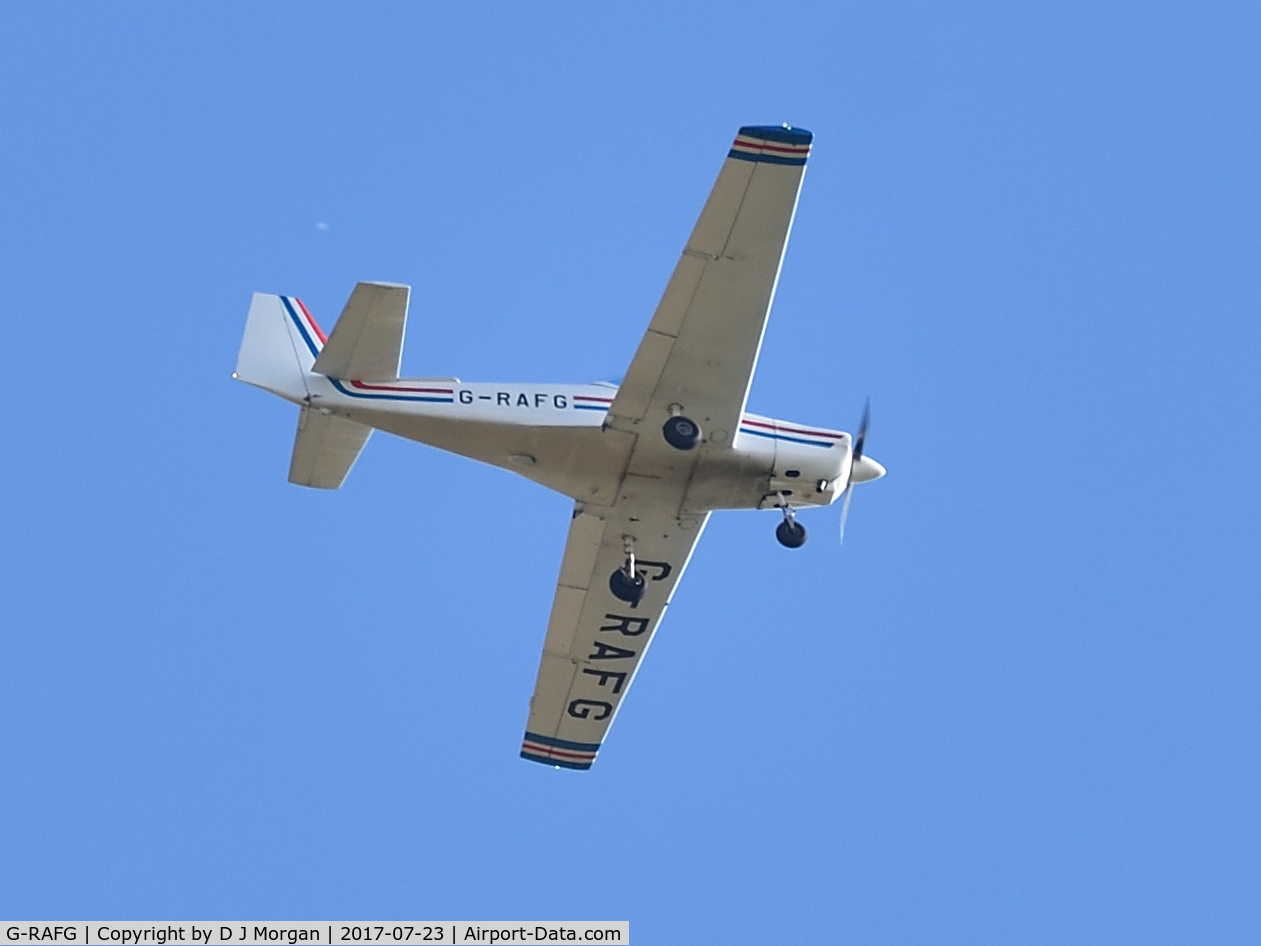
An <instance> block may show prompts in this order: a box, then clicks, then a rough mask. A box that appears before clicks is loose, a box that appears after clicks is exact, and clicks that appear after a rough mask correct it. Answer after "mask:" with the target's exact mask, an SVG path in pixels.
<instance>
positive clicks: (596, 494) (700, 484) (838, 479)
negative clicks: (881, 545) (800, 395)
mask: <svg viewBox="0 0 1261 946" xmlns="http://www.w3.org/2000/svg"><path fill="white" fill-rule="evenodd" d="M304 381H305V386H306V392H305V394H306V396H305V397H302V398H299V397H295V396H294V395H296V394H297V392H296V391H291V392H281V391H277V392H276V393H279V394H282V396H285V397H287V398H288V399H289V400H293V401H295V402H296V403H303V404H308V405H309V406H311V407H312V408H314V409H316V410H319V411H321V412H322V413H326V414H334V415H336V416H340V417H344V418H346V419H348V420H353V421H356V422H358V423H361V424H365V425H367V426H370V427H374V428H376V429H378V430H384V431H388V432H390V433H393V434H397V435H398V436H401V437H406V438H408V439H409V440H416V441H419V442H420V443H425V444H429V445H431V446H434V447H438V448H440V449H443V450H448V451H450V452H452V453H456V454H459V455H461V456H466V457H470V458H472V459H475V460H481V461H482V462H484V463H490V464H492V465H494V466H498V467H502V468H504V469H506V470H511V471H513V472H514V473H519V474H521V475H522V476H525V477H527V478H529V479H531V480H534V481H535V482H538V483H541V484H542V485H544V486H547V487H549V488H551V489H554V490H556V491H558V492H560V493H563V494H565V495H566V496H570V497H572V498H573V499H575V500H578V501H580V502H593V503H596V504H608V503H610V502H612V499H613V497H615V496H616V495H617V491H618V488H619V484H620V483H621V481H622V479H623V478H624V477H625V476H626V474H627V470H626V469H625V462H626V461H625V459H624V454H623V453H622V452H621V451H619V450H617V449H615V448H614V445H613V443H611V442H610V439H609V437H608V436H606V432H605V430H604V420H605V416H606V414H607V412H608V409H609V405H610V404H611V403H612V402H613V398H614V396H615V395H616V394H617V387H616V386H615V385H612V384H607V383H597V384H581V385H575V384H523V383H494V382H461V381H458V380H455V379H451V378H447V379H423V378H422V379H400V380H397V381H380V382H368V381H345V380H334V379H330V378H325V377H323V376H321V375H317V374H312V373H308V374H306V376H305V379H304ZM609 433H610V434H611V433H612V432H609ZM710 433H712V434H713V437H712V438H711V437H708V436H707V438H706V441H705V442H704V443H702V444H701V446H700V447H699V448H697V450H696V451H695V454H696V462H695V465H694V466H693V467H692V468H691V471H690V479H689V483H688V488H687V494H686V499H685V500H684V502H683V504H682V506H681V507H680V512H689V513H698V512H705V511H708V510H711V509H756V508H765V507H767V506H773V505H778V504H780V503H782V502H784V501H785V500H786V501H787V502H788V503H789V504H791V505H793V506H804V505H814V506H826V505H828V504H829V503H832V502H833V501H835V500H836V498H837V496H838V495H839V494H840V493H841V492H843V489H844V484H845V482H846V478H847V477H848V475H849V465H850V457H851V443H850V437H849V435H848V434H846V433H843V432H841V431H833V430H824V429H822V428H817V427H806V426H802V425H800V424H792V423H788V422H785V421H780V420H775V419H772V418H767V417H761V416H758V415H756V414H744V415H743V416H742V419H741V423H740V429H739V430H738V431H736V432H735V435H734V436H733V437H730V436H728V435H727V434H726V432H721V431H719V432H708V431H707V432H706V434H707V435H708V434H710ZM649 435H651V434H649ZM658 436H659V434H658ZM719 438H720V439H721V440H723V441H727V442H722V443H718V442H714V440H715V439H719Z"/></svg>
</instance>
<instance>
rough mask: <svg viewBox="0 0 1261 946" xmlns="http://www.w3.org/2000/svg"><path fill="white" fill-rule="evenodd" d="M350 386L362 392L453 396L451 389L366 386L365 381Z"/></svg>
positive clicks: (387, 385) (352, 383)
mask: <svg viewBox="0 0 1261 946" xmlns="http://www.w3.org/2000/svg"><path fill="white" fill-rule="evenodd" d="M350 383H351V385H352V386H354V387H356V388H360V389H362V390H364V391H410V392H411V393H412V394H454V393H455V392H454V390H453V389H452V388H405V387H401V386H400V385H397V384H368V383H367V382H366V381H351V382H350Z"/></svg>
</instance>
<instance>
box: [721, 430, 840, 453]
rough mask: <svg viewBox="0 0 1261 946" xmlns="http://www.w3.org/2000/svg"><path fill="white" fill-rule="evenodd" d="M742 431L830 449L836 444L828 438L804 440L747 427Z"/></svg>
mask: <svg viewBox="0 0 1261 946" xmlns="http://www.w3.org/2000/svg"><path fill="white" fill-rule="evenodd" d="M740 433H742V434H752V435H753V436H754V437H765V438H766V439H767V440H790V441H792V442H793V443H804V444H807V445H808V446H811V447H827V448H828V449H829V450H830V449H831V448H832V447H835V446H836V444H834V443H829V442H828V441H826V440H802V439H801V438H800V437H785V436H784V435H783V434H768V433H763V432H762V431H760V430H749V429H748V428H747V427H741V428H740Z"/></svg>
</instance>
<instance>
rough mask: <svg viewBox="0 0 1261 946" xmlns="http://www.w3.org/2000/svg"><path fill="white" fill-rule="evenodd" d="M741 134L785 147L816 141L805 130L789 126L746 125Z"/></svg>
mask: <svg viewBox="0 0 1261 946" xmlns="http://www.w3.org/2000/svg"><path fill="white" fill-rule="evenodd" d="M739 133H740V134H741V135H743V136H744V137H745V138H757V139H759V140H761V141H774V142H776V143H777V144H785V145H808V144H810V142H812V141H814V135H812V134H811V133H810V132H808V131H806V130H805V129H804V128H793V127H791V126H788V125H745V126H744V127H743V128H741V129H740V132H739Z"/></svg>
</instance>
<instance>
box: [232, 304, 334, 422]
mask: <svg viewBox="0 0 1261 946" xmlns="http://www.w3.org/2000/svg"><path fill="white" fill-rule="evenodd" d="M323 346H324V333H323V332H322V331H320V327H319V326H318V325H316V324H315V320H314V319H313V318H311V314H310V313H309V312H307V310H306V307H305V306H304V305H303V304H302V301H301V300H299V299H295V298H292V297H289V296H273V295H267V294H266V293H262V292H256V293H254V300H253V302H252V303H251V304H250V315H249V319H248V320H247V321H246V323H245V337H244V338H242V339H241V351H240V353H239V354H238V355H237V361H236V372H235V373H234V375H233V377H235V378H237V379H239V380H241V381H245V382H246V383H248V384H253V385H255V386H257V387H260V388H263V389H264V390H267V391H271V392H272V393H273V394H279V395H280V396H281V397H283V398H287V399H288V400H290V401H302V400H304V399H305V398H306V396H307V388H306V380H305V378H306V375H307V374H308V373H309V372H310V370H311V366H312V365H314V364H315V359H316V358H317V357H318V356H319V353H320V350H321V348H323Z"/></svg>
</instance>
